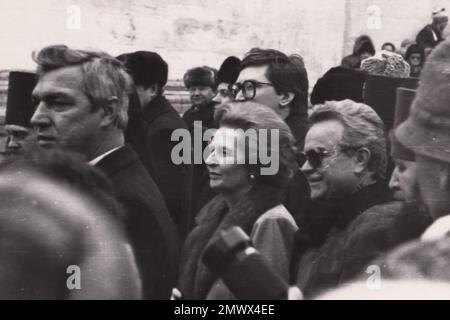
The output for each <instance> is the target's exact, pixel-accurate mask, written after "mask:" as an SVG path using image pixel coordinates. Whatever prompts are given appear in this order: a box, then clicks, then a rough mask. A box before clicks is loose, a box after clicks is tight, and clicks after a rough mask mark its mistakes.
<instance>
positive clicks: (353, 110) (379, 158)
mask: <svg viewBox="0 0 450 320" xmlns="http://www.w3.org/2000/svg"><path fill="white" fill-rule="evenodd" d="M310 121H311V128H310V130H309V131H308V133H307V135H306V138H305V149H304V156H305V158H306V162H305V164H304V165H303V167H302V171H303V172H304V173H305V175H306V177H307V179H308V182H309V185H310V188H311V199H312V202H313V204H312V206H311V208H310V209H309V211H308V212H309V213H308V215H307V216H306V217H305V221H303V222H301V224H300V225H301V226H302V227H303V228H302V230H301V232H299V238H298V239H299V241H298V242H297V248H296V251H295V252H296V256H297V257H296V259H295V260H294V261H296V263H297V265H296V266H294V268H293V272H294V273H295V275H294V277H295V281H296V284H297V285H298V286H299V288H300V289H301V290H302V292H303V294H304V295H305V297H306V298H310V297H312V296H315V295H316V294H318V293H320V292H321V291H322V290H325V289H330V288H334V287H337V286H339V285H340V284H341V283H343V282H345V281H348V280H351V279H352V278H353V277H355V276H357V275H358V274H359V273H361V272H365V270H366V268H367V267H368V265H369V262H370V261H371V260H373V259H374V258H376V257H377V256H378V255H379V254H380V253H382V252H384V251H386V250H389V249H390V248H392V247H393V246H394V245H396V244H398V243H399V242H402V241H405V240H408V237H409V236H410V234H409V233H405V232H401V231H402V230H401V228H402V227H403V226H402V223H399V222H398V218H399V217H398V212H399V211H400V208H401V202H396V201H393V199H392V196H391V193H390V191H389V188H388V186H387V182H386V180H385V178H386V166H387V151H386V138H385V129H384V125H383V122H382V121H381V119H380V117H379V116H378V115H377V114H376V112H375V111H374V110H373V109H372V108H370V107H369V106H367V105H365V104H362V103H356V102H354V101H351V100H343V101H339V102H336V101H329V102H326V103H325V104H323V105H318V106H316V107H315V108H314V109H313V112H312V114H311V116H310ZM405 234H407V235H405ZM403 235H405V237H403Z"/></svg>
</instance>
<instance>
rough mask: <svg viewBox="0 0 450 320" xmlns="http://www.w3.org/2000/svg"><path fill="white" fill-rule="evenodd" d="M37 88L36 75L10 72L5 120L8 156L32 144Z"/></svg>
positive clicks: (6, 151) (6, 152)
mask: <svg viewBox="0 0 450 320" xmlns="http://www.w3.org/2000/svg"><path fill="white" fill-rule="evenodd" d="M35 86H36V74H35V73H30V72H19V71H12V72H10V74H9V83H8V97H7V101H6V120H5V130H6V134H7V138H6V146H5V154H6V155H7V156H9V155H15V154H19V153H21V152H23V150H24V149H26V146H27V145H28V144H29V143H30V142H31V138H30V135H31V133H32V127H31V124H30V119H31V117H32V116H33V113H34V106H33V103H32V100H31V93H32V91H33V89H34V87H35Z"/></svg>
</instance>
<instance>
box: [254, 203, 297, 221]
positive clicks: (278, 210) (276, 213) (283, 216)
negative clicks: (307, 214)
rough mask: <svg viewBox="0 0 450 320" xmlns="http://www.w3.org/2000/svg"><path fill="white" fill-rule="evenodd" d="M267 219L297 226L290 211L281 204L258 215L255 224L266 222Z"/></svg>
mask: <svg viewBox="0 0 450 320" xmlns="http://www.w3.org/2000/svg"><path fill="white" fill-rule="evenodd" d="M269 221H271V222H278V223H287V224H290V225H293V226H297V224H296V223H295V220H294V218H293V217H292V215H291V213H290V212H289V211H288V210H287V209H286V207H285V206H284V205H282V204H279V205H277V206H275V207H273V208H271V209H269V210H267V211H266V212H264V213H263V214H262V215H261V216H259V218H258V219H257V220H256V223H255V224H261V223H267V222H269Z"/></svg>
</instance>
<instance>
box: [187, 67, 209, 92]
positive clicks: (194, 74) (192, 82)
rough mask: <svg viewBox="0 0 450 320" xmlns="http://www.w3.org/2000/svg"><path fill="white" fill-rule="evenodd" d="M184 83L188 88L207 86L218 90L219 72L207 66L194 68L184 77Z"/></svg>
mask: <svg viewBox="0 0 450 320" xmlns="http://www.w3.org/2000/svg"><path fill="white" fill-rule="evenodd" d="M183 81H184V85H185V86H186V88H190V87H192V86H206V87H211V88H213V89H216V88H217V70H216V69H214V68H211V67H207V66H203V67H196V68H192V69H189V70H188V71H186V73H185V74H184V76H183Z"/></svg>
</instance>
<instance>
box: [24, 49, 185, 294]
mask: <svg viewBox="0 0 450 320" xmlns="http://www.w3.org/2000/svg"><path fill="white" fill-rule="evenodd" d="M34 60H35V61H36V63H37V64H38V72H37V73H38V75H39V79H38V83H37V85H36V87H35V89H34V91H33V99H34V101H35V103H36V111H35V113H34V114H33V117H32V119H31V124H32V125H33V127H34V128H35V129H36V131H37V138H38V144H39V147H40V149H42V150H44V151H51V150H54V149H62V150H67V151H71V152H74V153H77V154H79V155H81V156H83V157H84V159H85V161H86V162H88V163H89V164H90V165H92V166H95V167H97V168H99V169H100V170H101V171H103V172H104V173H105V174H106V176H107V177H108V178H109V179H110V180H111V182H112V183H113V185H114V188H115V190H114V192H115V195H116V197H117V199H118V201H119V202H120V204H121V205H122V206H123V207H124V208H125V215H126V219H125V221H126V231H127V236H128V238H129V240H130V243H131V245H132V247H133V250H134V252H135V254H136V259H137V263H138V268H139V271H140V275H141V278H142V281H143V290H144V298H145V299H168V298H169V297H170V290H171V288H172V287H173V284H174V281H175V277H176V264H177V246H178V244H177V236H176V231H175V226H174V224H173V221H172V219H171V218H170V215H169V212H168V210H167V207H166V205H165V203H164V199H163V197H162V195H161V193H160V192H159V190H158V187H157V186H156V184H155V182H154V181H153V180H152V178H151V177H150V175H149V174H148V173H147V171H146V169H145V168H144V166H143V165H142V163H141V161H140V160H139V157H138V156H137V154H136V153H135V151H134V150H133V148H132V147H131V146H130V145H129V144H126V143H125V139H124V130H125V129H126V126H127V120H128V117H127V111H128V105H129V95H130V93H131V89H132V80H131V79H130V77H129V75H128V74H127V73H126V71H125V69H124V68H123V65H122V64H121V63H120V62H119V61H118V60H116V59H114V58H113V57H111V56H110V55H108V54H106V53H103V52H94V51H85V50H75V49H71V48H68V47H67V46H64V45H57V46H48V47H45V48H43V49H42V50H41V51H39V52H38V53H37V54H35V55H34Z"/></svg>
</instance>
